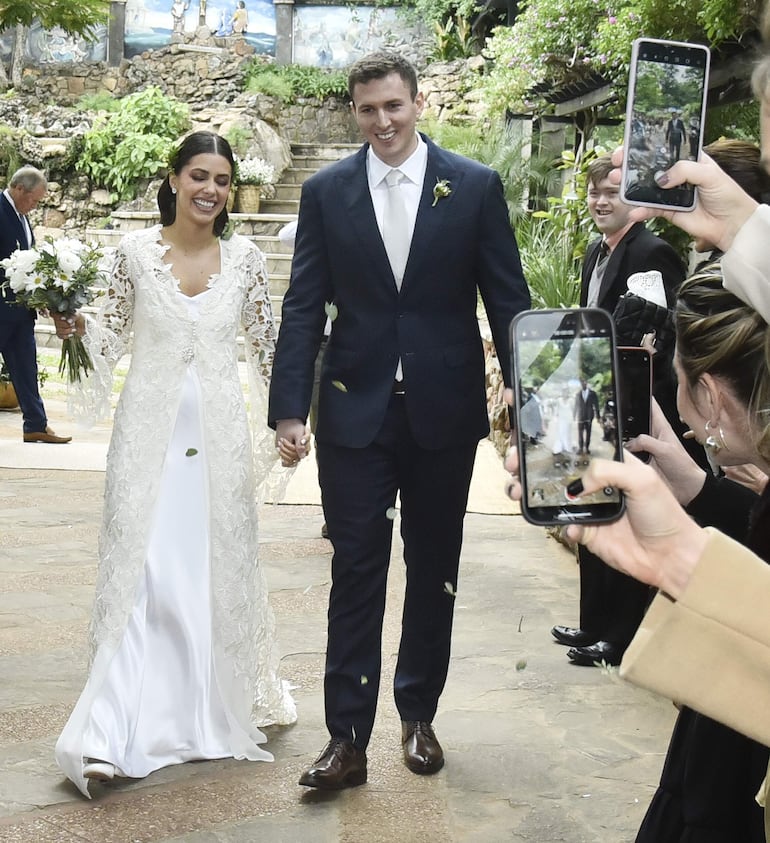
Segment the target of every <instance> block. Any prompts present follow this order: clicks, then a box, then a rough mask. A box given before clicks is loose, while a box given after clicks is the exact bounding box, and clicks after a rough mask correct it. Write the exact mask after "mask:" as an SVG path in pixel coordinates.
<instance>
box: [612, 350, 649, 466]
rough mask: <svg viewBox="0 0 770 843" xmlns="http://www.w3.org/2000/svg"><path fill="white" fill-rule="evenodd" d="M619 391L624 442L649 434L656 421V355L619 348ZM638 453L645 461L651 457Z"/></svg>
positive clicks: (645, 453)
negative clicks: (654, 376)
mask: <svg viewBox="0 0 770 843" xmlns="http://www.w3.org/2000/svg"><path fill="white" fill-rule="evenodd" d="M618 394H619V396H620V417H621V420H622V427H623V437H622V442H628V440H629V439H633V438H634V437H635V436H639V435H640V434H642V433H649V432H650V426H651V423H652V356H651V355H650V352H649V351H647V349H646V348H641V347H637V346H620V347H619V348H618ZM610 435H611V434H610ZM634 456H636V457H638V458H639V459H640V460H643V461H644V462H648V461H649V459H650V455H649V454H648V453H647V452H646V451H639V452H635V453H634Z"/></svg>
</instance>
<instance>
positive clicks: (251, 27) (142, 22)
mask: <svg viewBox="0 0 770 843" xmlns="http://www.w3.org/2000/svg"><path fill="white" fill-rule="evenodd" d="M244 12H245V13H246V14H245V15H244V14H243V13H244ZM201 17H203V18H204V19H205V21H206V26H207V27H208V28H209V29H210V30H211V31H212V32H213V33H214V34H215V35H232V34H233V31H234V30H236V31H238V30H239V29H240V28H241V27H242V26H243V25H244V23H245V27H246V28H245V30H244V31H243V33H242V34H243V37H244V38H245V39H246V41H247V42H248V43H249V44H250V45H251V46H252V47H254V49H255V50H256V51H257V53H261V54H264V55H275V10H274V8H273V4H272V2H271V0H213V2H212V0H126V36H125V39H126V40H125V43H126V46H125V55H126V58H131V57H132V56H135V55H137V54H138V53H141V52H143V51H144V50H155V49H158V48H159V47H164V46H165V45H166V44H168V43H169V42H170V41H171V36H172V34H173V33H174V32H195V30H196V29H197V28H198V22H199V20H200V19H201Z"/></svg>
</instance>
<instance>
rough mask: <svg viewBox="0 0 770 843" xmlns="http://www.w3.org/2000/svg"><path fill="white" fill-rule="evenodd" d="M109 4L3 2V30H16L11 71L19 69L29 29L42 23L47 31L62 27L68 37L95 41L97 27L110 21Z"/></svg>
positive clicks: (86, 0)
mask: <svg viewBox="0 0 770 843" xmlns="http://www.w3.org/2000/svg"><path fill="white" fill-rule="evenodd" d="M109 11H110V2H109V0H0V30H4V29H15V35H16V38H15V49H14V58H13V61H12V70H13V68H14V67H18V66H19V58H20V55H21V47H22V45H23V43H24V38H25V36H26V31H27V28H28V27H29V26H30V25H31V24H32V22H33V21H34V20H36V19H37V20H39V21H40V23H41V24H42V25H43V27H44V28H45V29H53V28H54V27H55V26H58V27H61V28H62V29H63V30H64V31H65V32H66V33H67V34H68V35H82V36H85V37H86V38H92V37H93V35H94V28H95V27H96V25H97V24H100V23H104V22H106V21H107V19H108V16H109ZM7 87H8V76H7V75H6V72H5V67H4V65H3V63H2V62H0V90H3V91H4V90H6V88H7Z"/></svg>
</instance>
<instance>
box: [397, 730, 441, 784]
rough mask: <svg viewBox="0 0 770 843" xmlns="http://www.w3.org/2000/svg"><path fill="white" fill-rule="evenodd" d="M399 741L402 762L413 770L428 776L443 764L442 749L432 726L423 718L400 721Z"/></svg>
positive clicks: (436, 771)
mask: <svg viewBox="0 0 770 843" xmlns="http://www.w3.org/2000/svg"><path fill="white" fill-rule="evenodd" d="M401 743H402V745H403V747H404V764H406V766H407V767H408V768H409V769H410V770H411V771H412V772H413V773H419V774H420V775H422V776H429V775H431V774H432V773H438V771H439V770H440V769H441V768H442V767H443V766H444V750H443V749H441V744H440V743H439V742H438V738H437V737H436V733H435V732H434V731H433V726H431V724H430V723H426V722H425V721H423V720H403V721H402V722H401Z"/></svg>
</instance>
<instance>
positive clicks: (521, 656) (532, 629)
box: [0, 408, 675, 843]
mask: <svg viewBox="0 0 770 843" xmlns="http://www.w3.org/2000/svg"><path fill="white" fill-rule="evenodd" d="M49 413H50V408H49ZM52 425H53V426H54V427H55V428H56V429H57V430H61V431H62V432H64V431H68V428H71V426H70V425H68V423H67V421H66V419H65V418H63V417H62V418H61V419H59V418H56V417H53V418H52ZM20 429H21V420H20V418H19V417H18V416H17V415H16V416H14V415H13V414H0V464H1V456H2V448H3V446H4V443H5V444H7V443H9V442H11V441H12V440H13V441H15V438H14V437H18V436H20ZM73 433H74V431H73ZM96 435H97V436H99V437H102V438H103V431H102V432H97V434H96ZM76 436H77V437H79V438H80V440H81V441H83V440H84V439H85V440H87V439H88V436H87V435H86V434H76ZM26 447H29V448H40V449H52V448H57V447H68V446H45V445H29V446H26ZM35 454H36V456H35V467H32V468H25V467H17V468H0V841H2V843H6V841H7V843H17V842H18V843H84V841H87V842H88V843H97V842H98V843H135V842H136V843H139V842H140V841H141V843H144V841H165V842H166V843H172V841H173V843H177V842H178V843H247V841H249V842H250V841H267V843H289V841H291V843H294V841H302V843H314V842H315V841H319V842H320V843H326V841H340V843H379V841H383V843H384V842H385V841H407V843H412V842H413V841H414V843H420V842H421V841H424V842H425V843H434V841H435V842H436V843H438V841H441V842H442V843H444V842H445V841H458V842H461V843H466V842H467V843H497V841H500V842H501V843H502V841H532V842H533V843H556V841H565V843H622V841H631V840H633V839H634V835H635V832H636V829H637V828H638V825H639V822H640V820H641V818H642V816H643V813H644V810H645V807H646V805H647V803H648V802H649V799H650V796H651V794H652V792H653V790H654V785H655V783H656V782H657V779H658V776H659V772H660V768H661V765H662V762H663V754H664V753H665V748H666V744H667V741H668V735H669V733H670V729H671V726H672V724H673V720H674V717H675V710H674V708H673V706H672V705H671V703H670V702H668V701H666V700H662V699H659V698H656V697H653V696H652V695H650V694H647V693H646V692H643V691H641V690H639V689H636V688H634V687H632V686H630V685H628V684H626V683H624V682H622V681H621V680H619V679H618V677H617V675H616V674H615V673H614V672H611V671H603V670H601V669H597V668H581V667H575V666H573V665H570V664H569V663H568V661H567V659H566V656H565V653H566V650H565V648H563V647H560V646H559V645H557V644H555V643H554V642H553V641H552V640H551V636H550V634H549V630H550V628H551V626H552V625H553V624H555V623H574V622H575V620H576V616H577V588H578V577H577V566H576V564H575V561H574V558H573V557H572V555H571V554H570V553H569V552H568V551H567V550H566V549H565V548H563V547H561V546H560V545H558V544H557V543H556V542H554V541H553V540H552V539H549V538H547V537H546V535H545V533H544V532H543V531H542V530H540V529H538V528H534V527H531V526H529V525H528V524H526V523H525V522H524V521H523V520H522V518H521V517H520V516H518V515H488V514H478V513H472V514H469V515H468V516H467V520H466V530H465V544H464V552H463V561H462V569H461V579H460V582H459V585H458V590H457V608H456V620H455V631H454V643H453V654H452V664H451V669H450V675H449V681H448V684H447V688H446V690H445V692H444V695H443V697H442V700H441V704H440V707H439V712H438V715H437V717H436V720H435V726H436V730H437V733H438V735H439V737H440V739H441V741H442V743H443V745H444V749H445V751H446V756H447V763H446V766H445V768H444V769H443V770H442V771H441V772H440V773H439V774H437V775H436V776H432V777H420V776H415V775H413V774H412V773H410V772H409V771H408V770H407V769H406V768H405V767H404V766H403V764H402V763H401V759H400V754H399V752H400V746H399V723H398V718H397V715H396V712H395V710H394V706H393V702H392V694H391V688H392V674H393V668H394V665H395V657H396V651H397V646H398V632H399V619H400V611H401V596H402V593H403V561H402V557H401V551H400V542H399V541H395V542H394V551H393V562H392V567H391V575H390V582H389V590H388V608H387V617H386V624H385V630H384V640H383V681H382V686H381V699H380V707H379V711H378V716H377V723H376V725H375V731H374V735H373V738H372V743H371V745H370V748H369V781H368V783H367V784H366V785H364V786H362V787H360V788H356V789H353V790H348V791H343V792H339V793H331V794H329V793H318V792H314V791H308V790H307V789H305V788H301V787H299V786H298V785H297V779H298V777H299V775H300V773H301V772H302V770H303V768H304V767H305V766H306V765H307V764H308V763H309V762H310V761H312V760H313V758H314V757H315V756H316V755H317V753H318V752H319V751H320V749H321V748H322V746H323V744H324V743H325V741H326V732H325V729H324V725H323V705H322V678H323V660H324V645H325V634H326V630H325V612H326V599H327V594H328V587H329V566H330V560H331V547H330V545H329V543H328V542H326V541H324V540H323V539H321V538H320V536H319V529H320V526H321V521H322V515H321V511H320V507H318V506H317V505H306V504H305V505H303V504H301V503H300V504H296V505H279V506H267V507H265V508H264V509H263V511H262V514H261V550H262V561H263V564H264V565H265V569H266V572H267V576H268V581H269V584H270V590H271V599H272V604H273V608H274V610H275V614H276V619H277V627H278V635H279V639H280V646H281V652H282V672H283V675H284V676H285V678H286V679H288V680H289V681H290V682H292V683H293V685H294V694H295V697H296V700H297V704H298V709H299V720H298V722H297V724H296V725H294V726H292V727H289V728H273V729H269V730H267V731H268V736H269V743H268V747H269V748H270V750H271V751H272V752H273V753H274V755H275V762H274V763H272V764H266V763H249V762H239V761H234V760H226V761H216V762H204V763H195V764H185V765H180V766H176V767H171V768H167V769H165V770H161V771H159V772H157V773H155V774H153V775H151V776H148V777H147V778H146V779H144V780H141V781H131V782H124V783H121V784H118V785H113V786H109V787H108V786H104V787H102V786H99V785H97V786H95V787H94V788H93V792H94V799H93V800H92V801H87V800H85V799H84V798H83V797H82V796H80V794H79V793H78V792H77V791H76V790H75V788H74V786H72V785H71V784H70V783H69V782H67V781H66V780H65V779H64V778H63V776H62V775H61V773H60V771H59V770H58V768H57V766H56V764H55V762H54V759H53V746H54V743H55V740H56V737H57V735H58V733H59V731H60V730H61V728H62V726H63V724H64V722H65V720H66V718H67V716H68V714H69V711H70V709H71V707H72V705H73V703H74V701H75V699H76V697H77V695H78V693H79V691H80V689H81V687H82V685H83V683H84V680H85V671H86V629H87V624H88V617H89V609H90V602H91V598H92V592H93V584H94V578H95V557H96V539H97V530H98V523H99V515H100V510H101V495H102V487H103V478H104V475H103V473H102V472H100V471H78V470H51V469H47V468H44V467H39V465H38V462H39V460H40V459H41V458H40V456H39V452H35ZM479 480H480V481H481V482H484V478H483V477H481V478H477V482H479ZM489 483H490V484H492V483H496V484H498V488H499V486H500V484H499V477H498V476H497V475H495V476H494V477H490V479H489ZM501 494H502V492H501ZM396 524H397V525H398V522H396Z"/></svg>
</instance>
